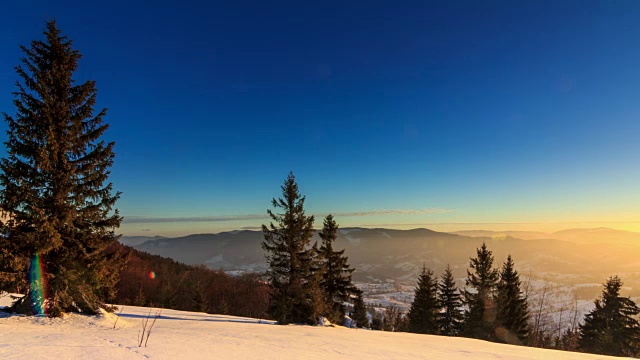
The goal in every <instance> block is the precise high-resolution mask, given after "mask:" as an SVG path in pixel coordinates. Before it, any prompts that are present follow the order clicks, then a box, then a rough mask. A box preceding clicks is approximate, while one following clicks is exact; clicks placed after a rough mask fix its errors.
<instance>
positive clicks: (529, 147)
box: [0, 0, 640, 235]
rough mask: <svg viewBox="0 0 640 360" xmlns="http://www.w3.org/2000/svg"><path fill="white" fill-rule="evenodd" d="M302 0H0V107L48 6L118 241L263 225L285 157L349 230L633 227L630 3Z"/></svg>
mask: <svg viewBox="0 0 640 360" xmlns="http://www.w3.org/2000/svg"><path fill="white" fill-rule="evenodd" d="M310 3H311V2H306V1H290V2H284V1H281V2H262V1H248V2H245V1H224V2H218V1H201V2H197V1H190V0H182V1H171V2H169V1H163V0H157V1H146V2H142V1H134V0H128V1H120V0H114V1H98V2H93V1H51V0H40V1H29V0H21V1H7V2H4V3H3V5H2V8H3V9H2V11H1V12H0V48H1V49H2V51H1V52H0V80H1V81H0V111H6V112H8V113H14V111H15V110H14V108H13V105H12V103H11V101H12V95H11V92H12V91H13V90H14V87H13V83H14V82H15V80H17V76H16V74H15V73H14V71H13V67H14V66H15V65H17V64H18V60H19V58H20V56H21V53H20V51H19V49H18V46H19V45H26V44H28V43H29V41H31V40H33V39H36V38H41V31H42V29H43V27H44V20H45V19H50V18H53V17H55V18H56V19H57V21H58V24H59V27H60V28H61V29H62V31H63V32H64V34H66V35H67V36H69V37H70V38H71V39H73V40H74V46H75V47H76V48H77V49H78V50H80V51H81V53H82V54H83V56H84V57H83V59H82V61H81V63H80V69H79V71H78V72H77V74H76V78H77V79H78V80H87V79H93V80H96V81H97V87H98V90H99V93H98V101H99V105H100V106H104V107H108V108H109V112H108V116H107V118H106V121H107V122H109V123H110V124H111V128H110V130H109V131H108V133H107V135H106V136H107V138H108V139H109V140H115V141H116V162H115V165H114V167H113V173H112V178H111V179H112V181H113V182H114V186H115V188H116V189H118V190H120V191H122V192H123V195H122V198H121V200H120V202H119V204H118V207H119V209H120V211H121V213H122V214H123V215H124V216H125V222H124V224H123V226H122V227H121V231H122V232H123V233H124V234H127V235H156V234H160V235H179V234H187V233H201V232H217V231H222V230H229V229H239V228H243V227H249V228H251V227H255V226H259V225H260V224H262V223H264V222H265V221H266V219H264V215H265V212H266V209H267V208H268V207H269V206H270V199H271V198H272V197H274V196H278V195H279V187H280V185H281V184H282V182H283V180H284V179H285V178H286V176H287V173H288V172H289V171H290V170H293V171H294V173H295V174H296V176H297V179H298V181H299V184H300V188H301V191H302V192H303V193H304V194H305V195H306V196H307V209H308V212H309V213H312V214H316V215H318V218H319V217H320V216H322V215H323V214H326V213H329V212H332V213H336V214H337V220H338V222H339V223H340V224H341V225H342V226H385V227H398V228H407V227H430V228H433V229H436V230H459V229H500V230H504V229H515V230H522V229H530V230H548V231H551V230H559V229H563V228H571V227H596V226H610V227H614V228H619V229H628V230H640V191H638V186H639V184H640V166H639V164H640V162H639V160H640V159H639V157H640V121H639V120H640V1H635V0H628V1H583V0H580V1H569V0H563V1H537V0H536V1H517V2H514V1H482V2H480V1H438V2H431V1H426V2H418V1H415V2H414V1H386V2H385V1H366V2H365V1H351V2H349V1H322V2H315V3H316V4H314V5H310ZM5 130H6V125H5V124H4V123H2V124H1V125H0V131H2V132H3V133H4V131H5ZM4 139H5V137H4V135H2V140H4ZM4 154H5V152H4V149H3V150H2V152H1V153H0V155H2V156H4Z"/></svg>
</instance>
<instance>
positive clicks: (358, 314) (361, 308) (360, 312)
mask: <svg viewBox="0 0 640 360" xmlns="http://www.w3.org/2000/svg"><path fill="white" fill-rule="evenodd" d="M351 316H352V320H353V321H355V323H356V327H359V328H368V327H369V318H368V317H367V306H366V305H365V304H364V299H363V298H362V291H360V290H357V292H356V298H355V301H354V302H353V314H352V315H351Z"/></svg>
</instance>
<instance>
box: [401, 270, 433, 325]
mask: <svg viewBox="0 0 640 360" xmlns="http://www.w3.org/2000/svg"><path fill="white" fill-rule="evenodd" d="M437 290H438V284H437V281H436V278H435V277H434V276H433V271H431V270H430V269H427V268H426V267H424V266H423V267H422V273H420V277H419V278H418V286H417V287H416V289H415V297H414V299H413V302H412V303H411V308H410V309H409V314H408V317H409V331H410V332H413V333H418V334H436V333H437V332H438V322H437V319H438V310H439V304H438V299H437Z"/></svg>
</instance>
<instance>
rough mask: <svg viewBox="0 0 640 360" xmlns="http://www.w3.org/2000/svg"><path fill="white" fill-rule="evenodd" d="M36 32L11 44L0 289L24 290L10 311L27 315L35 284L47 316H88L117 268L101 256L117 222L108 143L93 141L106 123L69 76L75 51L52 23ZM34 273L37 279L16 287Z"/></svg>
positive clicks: (89, 92)
mask: <svg viewBox="0 0 640 360" xmlns="http://www.w3.org/2000/svg"><path fill="white" fill-rule="evenodd" d="M44 35H45V39H44V40H36V41H33V42H32V43H31V46H30V47H29V48H27V47H24V46H23V47H21V49H22V51H23V52H24V54H25V56H24V58H22V59H21V64H20V65H18V66H17V67H16V72H17V74H18V76H19V78H20V79H21V81H19V82H17V83H16V86H17V90H16V92H14V95H15V99H14V105H15V107H16V109H17V112H16V114H15V115H14V116H10V115H8V114H6V113H5V114H4V119H5V120H6V122H7V125H8V131H7V133H8V140H7V141H6V142H5V145H6V148H7V155H6V157H5V158H3V159H2V161H1V162H0V187H1V188H2V190H1V191H0V208H2V209H3V211H5V212H6V213H7V214H8V215H9V219H8V220H7V221H5V222H3V224H2V227H3V229H2V231H3V234H5V235H6V237H2V238H1V240H0V249H2V250H0V264H2V265H0V267H1V268H0V284H1V285H3V286H5V285H8V287H9V288H21V289H22V290H25V289H26V291H27V292H28V296H25V297H23V298H22V299H21V300H19V301H18V302H17V303H16V304H14V307H13V310H15V311H18V312H23V313H33V312H34V310H33V309H34V307H33V305H34V304H33V303H32V299H34V297H33V296H31V295H33V294H34V293H35V291H36V288H41V287H44V289H42V290H44V291H42V293H44V294H45V298H44V299H42V300H43V301H44V302H43V304H41V305H44V309H43V310H44V311H45V312H47V313H48V314H49V315H50V316H59V315H61V314H62V312H65V311H78V310H79V311H82V312H83V313H89V314H94V313H96V312H97V310H98V308H99V307H101V306H103V304H104V301H105V298H111V297H113V296H114V295H115V294H114V293H113V290H114V289H115V285H116V283H117V281H118V272H119V270H120V269H121V268H122V266H124V259H123V258H121V257H118V254H120V253H118V252H108V251H107V248H108V247H109V246H110V245H111V244H113V243H115V242H117V239H118V236H116V235H115V232H114V231H115V229H116V228H117V227H118V226H119V225H120V222H121V220H122V218H121V217H120V216H119V214H118V211H117V210H116V209H114V206H115V203H116V201H117V200H118V198H119V196H120V193H117V192H116V193H114V191H113V188H112V184H111V183H110V182H108V177H109V174H110V168H111V166H112V164H113V159H114V152H113V148H114V143H113V142H109V143H107V142H105V141H104V140H101V137H102V136H103V134H104V133H105V131H106V130H107V128H108V125H107V124H105V123H104V122H103V118H104V116H105V115H106V109H102V110H100V111H98V112H97V114H95V113H94V106H95V103H96V87H95V82H94V81H86V82H83V83H80V84H78V83H77V82H76V81H75V80H74V79H73V73H74V72H75V71H76V70H77V69H78V61H79V60H80V58H81V55H80V53H79V52H78V51H77V50H74V49H73V48H72V42H71V40H69V39H68V38H67V37H65V36H63V35H61V32H60V30H58V27H57V25H56V23H55V21H49V22H47V24H46V29H45V32H44ZM33 259H39V264H38V261H32V260H33ZM35 266H41V267H44V268H46V273H44V274H43V276H44V277H43V278H42V279H40V280H39V281H37V282H36V281H35V279H32V281H31V284H30V285H29V286H28V287H26V286H25V285H26V279H27V277H28V276H27V275H28V274H29V273H30V271H31V272H35V269H34V267H35ZM30 268H31V269H30ZM37 308H38V307H36V309H37Z"/></svg>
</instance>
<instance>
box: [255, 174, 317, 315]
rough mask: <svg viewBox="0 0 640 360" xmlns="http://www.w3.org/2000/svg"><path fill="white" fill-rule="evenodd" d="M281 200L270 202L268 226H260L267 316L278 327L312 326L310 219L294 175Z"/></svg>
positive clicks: (290, 178)
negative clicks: (267, 286)
mask: <svg viewBox="0 0 640 360" xmlns="http://www.w3.org/2000/svg"><path fill="white" fill-rule="evenodd" d="M281 189H282V197H281V198H279V199H275V198H274V199H273V200H272V205H273V207H274V208H275V209H281V210H282V212H281V213H276V212H274V211H275V210H274V211H272V210H267V213H268V214H269V217H270V218H271V219H272V222H271V224H270V225H269V226H268V227H267V226H266V225H262V232H263V235H264V241H263V242H262V248H263V249H264V250H265V252H266V258H267V263H268V264H269V269H268V270H267V277H268V280H269V283H270V287H271V293H270V306H269V315H270V316H271V317H272V318H274V319H275V320H276V321H278V323H279V324H281V325H286V324H289V323H307V324H311V325H314V324H315V323H316V322H317V321H318V319H317V318H315V317H314V316H315V315H316V313H317V311H316V306H317V303H316V302H315V301H314V299H313V298H314V296H313V295H314V294H313V292H312V291H311V290H312V289H313V288H314V286H315V285H313V284H310V283H309V282H310V280H311V278H312V271H311V263H310V262H311V259H312V255H311V254H310V252H311V251H312V250H311V249H310V248H309V243H310V241H311V237H312V236H313V221H314V217H313V216H307V215H305V212H304V201H305V197H304V196H301V195H300V192H299V191H298V184H297V183H296V180H295V176H294V175H293V173H289V176H288V177H287V179H286V180H285V182H284V184H283V185H282V187H281ZM311 281H312V280H311Z"/></svg>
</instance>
